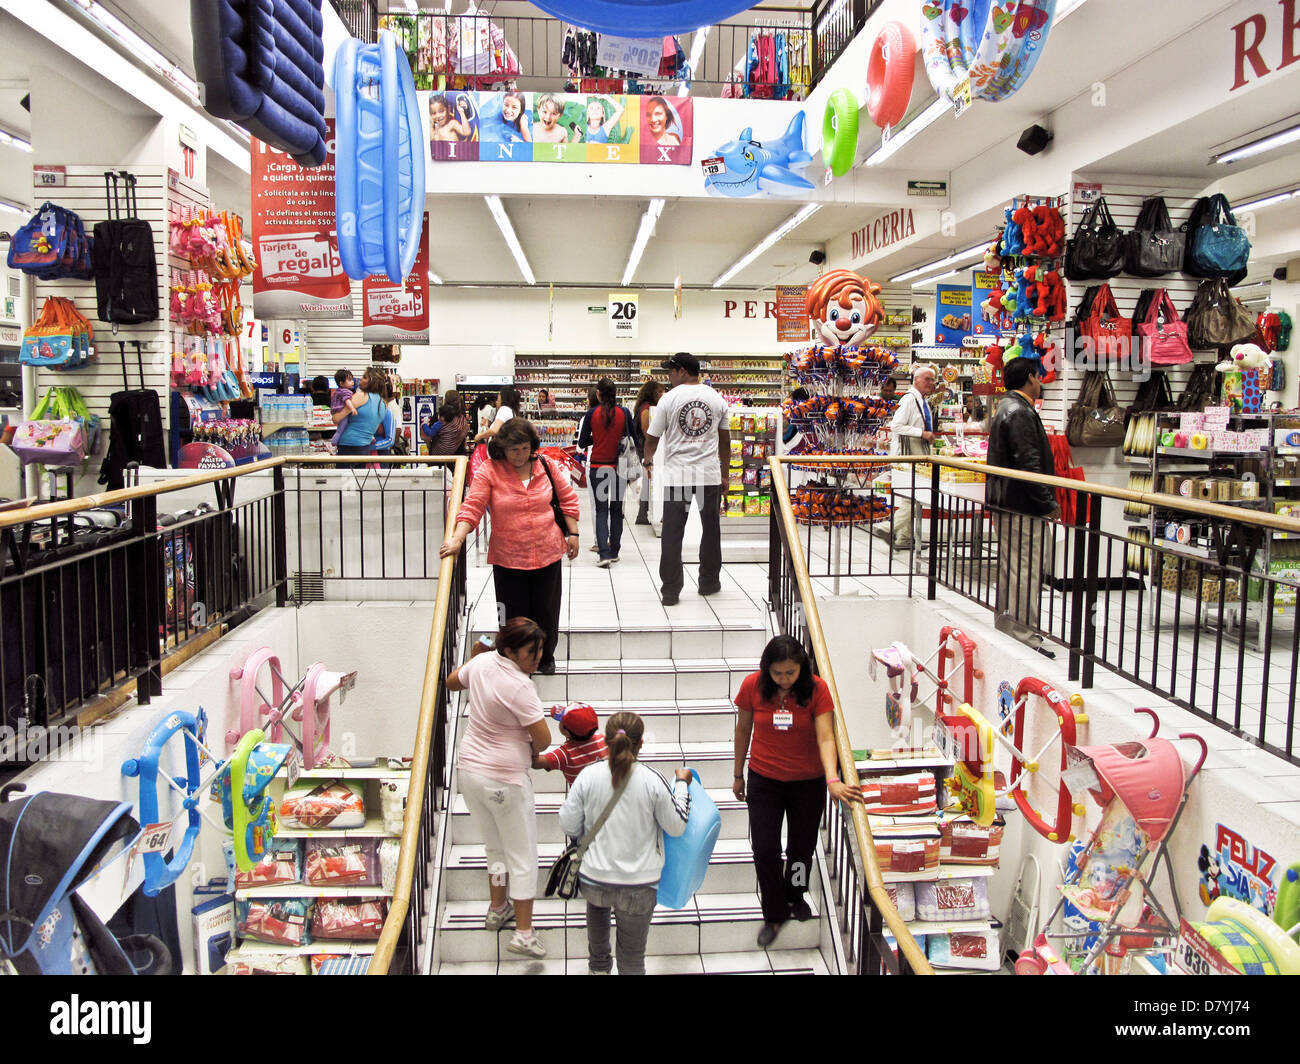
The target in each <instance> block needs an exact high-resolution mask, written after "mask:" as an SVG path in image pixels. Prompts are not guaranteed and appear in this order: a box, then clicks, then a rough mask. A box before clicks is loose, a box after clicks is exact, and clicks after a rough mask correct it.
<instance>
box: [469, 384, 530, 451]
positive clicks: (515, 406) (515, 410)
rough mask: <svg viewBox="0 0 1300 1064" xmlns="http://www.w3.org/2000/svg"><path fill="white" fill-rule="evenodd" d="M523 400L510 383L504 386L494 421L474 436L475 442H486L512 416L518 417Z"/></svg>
mask: <svg viewBox="0 0 1300 1064" xmlns="http://www.w3.org/2000/svg"><path fill="white" fill-rule="evenodd" d="M521 402H522V400H521V399H520V398H519V393H518V392H517V391H516V390H515V389H514V388H511V387H510V386H509V385H507V386H506V387H504V388H502V389H501V391H500V392H499V393H498V394H497V408H496V413H494V414H493V415H492V423H491V424H490V425H488V427H487V428H485V429H484V430H483V431H482V432H480V433H479V434H478V435H477V436H475V437H474V442H475V443H484V442H485V441H487V440H490V439H491V438H492V437H493V436H495V435H496V434H497V433H498V432H500V431H501V426H502V425H504V424H505V423H506V422H507V421H509V420H510V419H511V418H514V417H518V416H519V404H520V403H521Z"/></svg>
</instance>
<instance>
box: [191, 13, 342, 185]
mask: <svg viewBox="0 0 1300 1064" xmlns="http://www.w3.org/2000/svg"><path fill="white" fill-rule="evenodd" d="M324 26H325V22H324V19H323V18H322V16H321V0H190V31H191V35H192V37H193V39H194V76H195V78H196V79H197V80H198V82H199V84H200V85H202V86H203V90H204V91H203V109H204V110H205V111H207V112H208V114H210V115H212V116H213V117H214V118H228V119H230V121H232V122H237V123H238V124H239V125H241V126H243V127H244V128H245V129H247V130H248V131H249V132H250V133H252V134H253V135H254V136H255V137H257V138H259V139H260V140H264V141H266V143H267V144H270V145H271V146H272V147H274V148H279V149H280V150H282V151H286V152H288V153H289V154H290V155H291V156H293V159H294V161H295V162H297V163H298V164H299V165H300V166H305V167H313V166H320V164H321V163H323V162H324V161H325V133H326V127H325V67H324V60H325V42H324V41H323V40H322V37H321V34H322V32H323V30H324Z"/></svg>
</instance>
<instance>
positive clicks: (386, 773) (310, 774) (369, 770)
mask: <svg viewBox="0 0 1300 1064" xmlns="http://www.w3.org/2000/svg"><path fill="white" fill-rule="evenodd" d="M410 776H411V770H410V769H409V768H388V767H387V766H385V765H370V766H368V767H366V768H305V769H303V770H302V771H301V772H299V773H298V778H299V779H300V780H341V779H342V780H391V779H410Z"/></svg>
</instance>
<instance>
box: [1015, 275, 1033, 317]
mask: <svg viewBox="0 0 1300 1064" xmlns="http://www.w3.org/2000/svg"><path fill="white" fill-rule="evenodd" d="M1033 276H1034V267H1033V266H1021V267H1019V268H1018V269H1017V270H1016V273H1015V278H1016V307H1015V310H1014V311H1012V317H1014V318H1016V319H1017V320H1019V319H1020V318H1028V317H1029V316H1030V315H1031V314H1033V312H1034V303H1033V298H1034V293H1035V291H1036V289H1035V286H1034V284H1033V280H1032V278H1033Z"/></svg>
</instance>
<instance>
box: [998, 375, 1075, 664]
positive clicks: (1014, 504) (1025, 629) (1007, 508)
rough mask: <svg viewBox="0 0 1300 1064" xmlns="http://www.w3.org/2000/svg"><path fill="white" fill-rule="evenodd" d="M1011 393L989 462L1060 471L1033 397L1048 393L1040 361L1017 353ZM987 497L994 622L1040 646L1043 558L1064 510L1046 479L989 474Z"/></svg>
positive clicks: (1010, 377) (1009, 381)
mask: <svg viewBox="0 0 1300 1064" xmlns="http://www.w3.org/2000/svg"><path fill="white" fill-rule="evenodd" d="M1002 379H1003V383H1004V384H1005V385H1006V389H1007V394H1006V397H1005V398H1004V399H1003V400H1002V402H1000V403H999V404H998V408H997V413H995V414H994V415H993V423H992V424H991V425H990V426H989V456H988V463H989V466H990V467H992V466H1003V467H1005V468H1008V469H1019V470H1022V471H1023V472H1026V473H1045V474H1047V475H1048V476H1051V475H1053V474H1054V472H1055V463H1054V462H1053V461H1052V448H1051V445H1050V444H1049V443H1048V441H1047V433H1046V432H1045V431H1044V429H1043V422H1042V421H1041V419H1040V418H1039V416H1038V411H1037V410H1035V409H1034V403H1035V402H1036V401H1037V400H1038V397H1039V396H1040V395H1042V394H1043V384H1042V381H1041V380H1040V379H1039V368H1038V362H1037V361H1036V360H1034V359H1029V358H1016V359H1012V360H1011V361H1010V362H1008V363H1007V364H1006V368H1005V369H1004V370H1003V371H1002ZM985 500H986V502H987V504H988V506H989V509H990V510H992V511H993V526H994V530H995V533H996V535H997V537H998V582H997V593H996V599H995V607H994V624H995V625H996V627H997V629H998V631H1000V632H1007V633H1008V634H1010V635H1013V636H1015V637H1016V638H1017V639H1019V640H1020V641H1021V642H1022V643H1028V644H1029V645H1030V646H1032V647H1034V648H1035V649H1038V648H1039V647H1041V645H1042V642H1043V637H1042V635H1041V633H1040V632H1039V631H1038V600H1039V594H1040V591H1041V584H1042V571H1043V564H1044V561H1045V559H1046V557H1047V555H1048V553H1049V552H1050V551H1051V549H1052V536H1051V535H1050V534H1049V532H1048V528H1047V520H1049V519H1051V518H1054V517H1056V516H1057V514H1059V513H1060V507H1059V506H1058V505H1057V502H1056V493H1055V491H1053V489H1051V488H1049V487H1047V486H1046V485H1043V484H1032V483H1029V482H1028V481H1024V480H1011V479H1009V478H1007V477H998V476H994V475H993V474H992V473H990V474H989V477H988V486H987V490H986V492H985Z"/></svg>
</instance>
